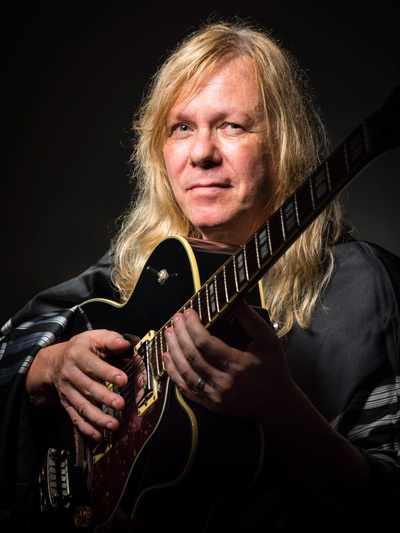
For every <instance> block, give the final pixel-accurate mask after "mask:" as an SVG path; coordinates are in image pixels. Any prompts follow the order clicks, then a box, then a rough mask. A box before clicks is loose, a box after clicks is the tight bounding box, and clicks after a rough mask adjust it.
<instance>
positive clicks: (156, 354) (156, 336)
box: [152, 333, 161, 376]
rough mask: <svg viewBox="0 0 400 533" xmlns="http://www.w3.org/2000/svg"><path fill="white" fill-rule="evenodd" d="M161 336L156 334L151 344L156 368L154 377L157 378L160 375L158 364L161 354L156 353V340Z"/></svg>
mask: <svg viewBox="0 0 400 533" xmlns="http://www.w3.org/2000/svg"><path fill="white" fill-rule="evenodd" d="M159 336H161V333H157V334H156V335H155V336H154V339H153V342H152V344H154V347H155V349H154V354H155V359H156V367H157V373H156V376H159V375H160V374H161V371H160V364H159V360H161V354H160V355H159V353H158V342H157V339H158V337H159Z"/></svg>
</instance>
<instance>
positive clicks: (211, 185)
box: [187, 181, 231, 191]
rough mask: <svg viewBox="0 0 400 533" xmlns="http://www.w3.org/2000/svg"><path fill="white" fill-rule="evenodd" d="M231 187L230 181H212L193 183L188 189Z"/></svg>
mask: <svg viewBox="0 0 400 533" xmlns="http://www.w3.org/2000/svg"><path fill="white" fill-rule="evenodd" d="M229 187H231V185H230V184H229V183H222V182H217V181H212V182H209V183H204V182H199V183H193V184H192V185H190V186H189V187H188V188H187V190H188V191H192V190H193V189H227V188H229Z"/></svg>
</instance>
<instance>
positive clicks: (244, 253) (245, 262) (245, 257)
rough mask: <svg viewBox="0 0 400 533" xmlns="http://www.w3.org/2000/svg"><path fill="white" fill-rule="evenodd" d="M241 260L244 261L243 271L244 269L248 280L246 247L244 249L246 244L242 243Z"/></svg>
mask: <svg viewBox="0 0 400 533" xmlns="http://www.w3.org/2000/svg"><path fill="white" fill-rule="evenodd" d="M243 261H244V268H245V271H246V279H247V281H249V279H250V278H249V267H248V265H247V249H246V245H245V244H244V245H243Z"/></svg>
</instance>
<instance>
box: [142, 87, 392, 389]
mask: <svg viewBox="0 0 400 533" xmlns="http://www.w3.org/2000/svg"><path fill="white" fill-rule="evenodd" d="M395 97H396V98H397V100H396V103H395V104H394V106H393V104H392V107H391V108H390V109H388V110H387V111H386V109H385V106H384V107H383V108H382V109H381V110H380V111H378V112H377V113H375V114H374V115H372V116H371V117H369V118H367V119H365V120H364V121H363V122H362V123H361V124H360V125H359V126H358V127H357V128H356V129H355V130H354V131H353V132H352V133H351V134H350V135H349V136H348V137H347V138H346V140H345V141H344V142H343V143H342V144H341V145H340V146H339V147H338V148H337V149H336V150H335V151H334V152H332V154H331V155H330V156H329V157H328V158H327V159H326V160H325V161H324V163H322V164H321V165H320V166H319V167H318V168H317V169H316V170H315V172H314V173H313V174H312V175H311V176H310V177H308V178H307V179H306V180H305V181H304V182H303V183H302V184H301V185H300V187H299V188H298V189H297V190H296V191H295V192H294V193H293V194H292V195H291V196H290V197H289V198H287V200H286V201H285V202H284V203H283V204H282V205H281V206H280V207H279V208H278V209H277V210H276V211H275V212H274V213H273V214H272V215H271V217H270V218H269V219H268V220H267V221H266V222H265V223H264V224H263V225H262V226H261V227H260V228H259V229H258V230H257V231H256V232H255V233H254V234H253V235H252V236H251V237H250V239H249V240H248V241H247V242H246V243H245V244H243V245H242V246H240V247H239V248H238V249H237V250H236V251H235V252H234V253H233V254H232V255H231V256H230V257H229V259H228V260H227V261H226V262H225V263H224V264H223V265H222V266H221V267H220V268H219V270H217V272H215V274H213V275H212V276H211V278H210V279H209V280H208V281H207V282H206V283H205V284H204V285H203V286H202V287H201V288H200V290H199V291H198V292H197V293H196V294H194V295H193V297H192V298H190V300H188V301H187V302H186V303H185V305H183V306H182V307H181V309H179V310H178V312H183V311H184V310H185V309H188V308H192V309H194V310H195V311H196V312H197V313H198V315H199V317H200V320H201V322H202V324H203V325H204V326H205V327H206V328H210V327H211V326H213V325H215V323H216V322H217V321H218V320H219V319H220V318H221V317H222V316H223V315H224V313H225V312H226V311H227V310H228V309H229V308H231V307H232V305H233V304H234V303H235V301H236V300H237V299H238V298H240V297H242V296H243V295H244V294H245V293H246V292H247V291H248V290H249V289H250V288H251V287H253V286H254V285H255V284H256V283H257V282H258V281H259V280H260V279H261V277H262V276H263V275H264V274H265V273H266V272H267V271H268V270H269V269H270V268H271V267H272V266H273V265H274V264H275V263H276V262H277V261H278V259H279V258H280V257H281V256H282V255H283V254H284V253H285V252H286V251H287V250H288V248H289V247H290V246H291V245H292V244H293V243H294V242H295V241H296V239H298V237H299V236H300V235H301V234H302V233H303V232H304V231H305V230H306V229H307V227H308V226H309V225H310V224H311V223H312V222H313V221H314V220H315V219H316V218H317V217H318V215H319V214H320V213H321V212H322V211H323V210H324V209H325V208H326V207H327V206H328V205H329V204H330V202H332V200H333V199H334V198H335V197H336V196H337V195H338V194H339V193H340V192H341V191H343V189H344V188H345V187H346V186H347V185H348V184H349V183H350V182H351V181H352V180H353V179H354V178H355V177H356V176H357V174H358V173H359V172H360V171H361V170H362V169H363V168H364V167H365V166H366V165H368V164H369V163H370V162H371V161H373V160H374V159H375V158H376V157H377V156H378V155H380V154H381V153H383V152H385V151H386V150H388V149H390V148H393V147H398V146H399V133H398V130H399V118H398V97H399V92H398V90H397V92H396V94H395ZM392 100H393V96H392ZM393 107H394V108H395V109H396V112H397V115H396V112H395V113H393ZM385 111H386V112H385ZM387 129H389V135H388V133H387V131H383V130H387ZM387 137H393V138H394V140H392V139H389V140H388V139H387ZM171 325H172V319H171V320H170V321H169V322H168V323H167V324H166V325H165V326H163V328H161V330H160V331H158V332H157V333H156V335H155V338H154V343H155V347H153V349H152V350H151V352H152V354H153V356H152V359H153V358H154V361H153V362H155V365H154V367H155V368H156V371H155V375H156V376H157V377H156V379H157V378H158V377H160V376H161V375H162V374H163V370H164V369H163V364H162V361H161V355H162V353H163V352H164V351H165V350H167V346H166V343H165V340H164V332H165V329H166V328H167V327H169V326H171Z"/></svg>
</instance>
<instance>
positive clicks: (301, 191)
mask: <svg viewBox="0 0 400 533" xmlns="http://www.w3.org/2000/svg"><path fill="white" fill-rule="evenodd" d="M296 200H297V201H296V205H297V217H298V223H299V226H304V225H305V224H306V222H307V221H308V220H309V219H310V217H311V216H312V214H313V213H312V212H313V210H314V207H313V202H312V196H311V185H310V182H309V180H306V181H305V182H304V183H302V184H301V185H300V187H299V188H298V189H297V191H296Z"/></svg>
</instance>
